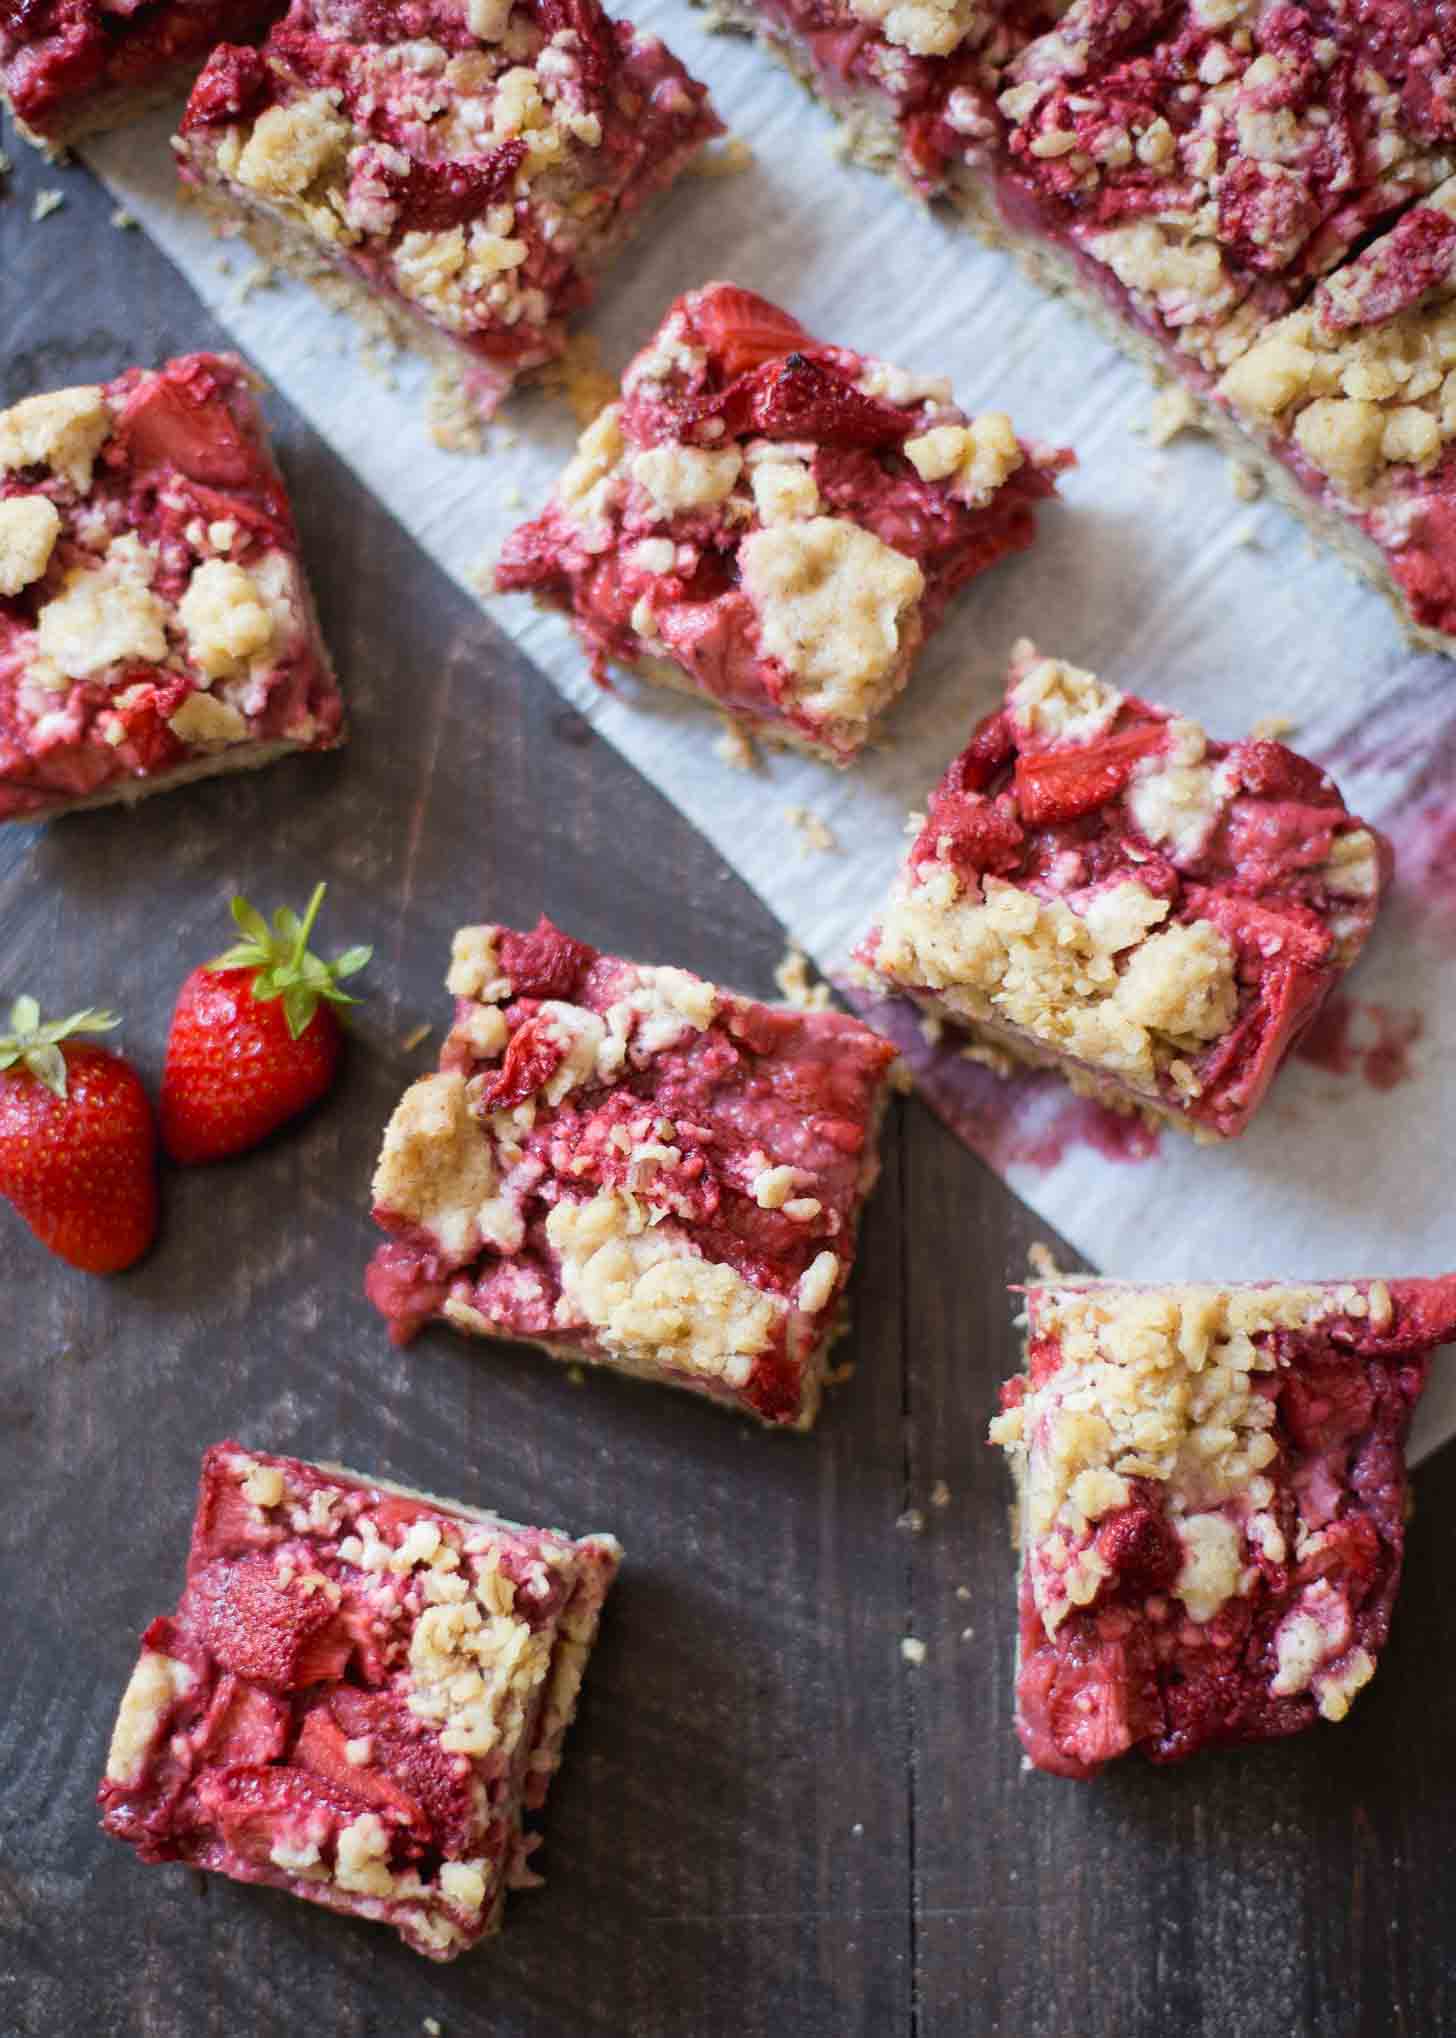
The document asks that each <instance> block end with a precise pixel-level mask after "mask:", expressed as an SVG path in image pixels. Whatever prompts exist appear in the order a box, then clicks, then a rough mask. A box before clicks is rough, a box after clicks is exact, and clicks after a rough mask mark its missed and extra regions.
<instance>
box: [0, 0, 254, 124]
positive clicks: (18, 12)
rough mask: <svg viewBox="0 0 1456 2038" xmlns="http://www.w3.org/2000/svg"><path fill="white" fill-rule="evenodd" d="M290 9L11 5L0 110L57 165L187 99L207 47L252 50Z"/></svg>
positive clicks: (250, 4)
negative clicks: (66, 155)
mask: <svg viewBox="0 0 1456 2038" xmlns="http://www.w3.org/2000/svg"><path fill="white" fill-rule="evenodd" d="M285 4H286V0H147V4H143V5H132V4H128V5H126V6H117V5H114V4H109V0H14V4H11V5H8V6H5V7H0V103H3V104H5V105H7V106H8V107H9V109H10V112H11V115H12V116H13V118H14V120H15V124H16V126H17V127H18V128H19V129H20V132H21V133H22V134H23V135H24V136H25V137H26V139H27V140H28V141H31V142H34V143H35V144H36V146H37V147H38V148H43V149H45V151H46V152H47V154H50V155H58V154H59V153H60V152H61V151H62V150H63V149H66V148H69V147H71V146H72V145H73V144H74V143H76V142H78V141H80V140H81V139H82V138H83V137H84V136H86V135H90V134H99V133H102V132H104V131H105V130H106V129H108V128H115V127H124V126H126V125H127V124H128V123H129V122H130V121H133V120H139V119H140V118H141V117H142V115H143V114H145V113H148V112H150V111H151V109H152V107H154V106H159V105H161V104H162V103H163V102H164V101H166V100H168V99H171V98H173V97H176V96H180V95H181V94H183V93H185V92H186V91H187V90H188V88H189V87H190V86H191V84H192V81H193V79H194V78H195V77H196V76H197V73H198V72H199V71H200V70H201V69H202V66H203V63H204V61H205V60H206V58H207V56H208V54H209V53H210V51H211V50H212V49H213V47H214V46H215V45H216V44H217V43H220V42H237V43H243V42H250V41H252V40H254V39H255V38H256V37H258V36H261V35H262V33H263V32H264V30H265V29H266V28H267V27H268V25H269V23H270V22H271V21H273V20H275V19H276V18H277V16H278V15H280V14H281V13H282V12H283V8H284V5H285Z"/></svg>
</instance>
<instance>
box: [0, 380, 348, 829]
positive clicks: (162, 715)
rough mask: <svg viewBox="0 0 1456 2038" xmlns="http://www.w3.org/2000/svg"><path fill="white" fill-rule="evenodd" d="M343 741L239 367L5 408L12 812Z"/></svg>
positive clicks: (258, 421)
mask: <svg viewBox="0 0 1456 2038" xmlns="http://www.w3.org/2000/svg"><path fill="white" fill-rule="evenodd" d="M342 737H343V707H342V703H341V701H340V698H339V692H338V687H337V684H336V682H335V679H334V675H333V671H332V668H331V666H330V664H329V659H328V654H327V652H326V651H325V649H324V646H323V643H322V641H321V639H320V636H319V630H318V623H317V620H316V618H315V615H314V609H313V601H312V598H311V596H310V593H309V590H308V585H307V582H306V581H305V579H304V574H303V568H302V564H301V561H300V558H299V548H298V535H297V532H296V531H295V529H294V525H293V516H292V512H291V510H290V508H289V504H288V497H287V494H286V492H285V490H284V486H283V480H282V477H281V475H280V474H279V472H278V469H277V468H276V466H275V465H274V463H273V460H272V457H271V455H270V453H269V450H268V443H267V438H266V435H265V430H264V425H263V420H262V417H261V415H260V413H259V410H258V407H257V404H256V402H255V400H254V397H253V391H252V387H251V385H250V378H249V375H248V371H247V370H246V369H245V368H244V366H243V364H242V362H241V361H239V360H237V359H235V358H234V357H232V356H229V355H218V354H189V355H185V356H183V357H182V358H180V359H178V360H175V361H169V362H168V363H167V364H166V365H165V366H164V367H162V368H159V369H156V370H149V369H142V368H130V369H128V370H127V371H126V372H125V373H124V374H122V375H118V376H117V377H116V378H115V380H114V381H111V382H108V383H104V384H101V385H97V386H92V387H84V388H77V389H59V390H53V391H50V392H48V393H46V394H44V395H40V396H31V397H27V398H25V399H24V400H23V401H22V402H20V403H18V404H15V405H14V406H13V407H12V408H11V409H9V410H6V411H0V821H32V820H41V819H45V818H46V817H48V816H50V815H53V814H58V813H62V812H64V811H66V810H67V809H68V808H74V807H90V806H100V805H105V804H107V803H109V802H112V801H115V800H135V799H139V798H141V797H142V796H144V795H145V794H147V793H153V792H160V791H163V790H164V789H166V788H167V787H170V786H174V785H180V784H182V783H184V782H185V781H187V780H190V779H194V778H203V777H208V776H211V775H212V774H214V773H217V772H224V771H239V770H243V769H245V768H247V767H250V766H253V765H260V764H266V763H268V762H269V761H270V760H271V759H273V758H275V757H280V756H282V755H284V754H285V753H286V752H288V751H292V750H327V749H332V748H333V747H334V746H335V745H336V744H337V743H339V742H340V741H341V740H342Z"/></svg>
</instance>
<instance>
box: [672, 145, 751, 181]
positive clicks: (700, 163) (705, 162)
mask: <svg viewBox="0 0 1456 2038" xmlns="http://www.w3.org/2000/svg"><path fill="white" fill-rule="evenodd" d="M752 168H753V150H752V149H751V148H750V147H749V145H748V143H747V142H746V141H743V140H741V139H740V137H739V136H737V135H729V136H728V137H727V139H726V140H725V141H724V142H723V143H722V144H721V145H720V146H719V147H716V148H705V149H701V150H699V152H698V154H697V155H696V156H695V157H694V158H693V160H692V162H690V163H689V164H688V169H687V173H688V175H689V176H690V177H736V176H738V175H739V173H740V172H741V171H743V170H751V169H752Z"/></svg>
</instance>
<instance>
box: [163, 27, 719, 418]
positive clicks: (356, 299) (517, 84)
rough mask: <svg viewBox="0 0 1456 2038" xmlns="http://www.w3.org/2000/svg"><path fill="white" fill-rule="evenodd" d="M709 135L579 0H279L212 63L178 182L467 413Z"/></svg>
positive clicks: (486, 410)
mask: <svg viewBox="0 0 1456 2038" xmlns="http://www.w3.org/2000/svg"><path fill="white" fill-rule="evenodd" d="M721 132H722V128H721V124H720V123H719V121H718V119H717V117H716V116H715V115H714V113H713V112H712V110H711V108H710V107H709V105H708V103H707V97H706V93H705V91H704V88H703V87H702V86H701V85H699V84H697V83H695V81H694V80H693V79H692V78H690V77H689V76H688V74H687V73H686V71H684V70H683V68H682V66H681V65H680V64H679V63H678V61H677V59H676V58H675V57H673V56H672V55H671V54H670V52H669V51H668V50H667V49H665V48H664V46H663V44H662V43H661V42H660V41H659V39H658V38H657V37H656V36H654V35H643V34H638V33H637V31H636V30H634V29H633V28H632V27H630V26H629V25H628V24H627V23H625V22H615V21H613V20H611V19H610V18H609V17H608V16H607V15H606V14H604V13H603V12H602V10H601V8H600V7H599V5H598V4H597V0H516V4H514V5H513V4H512V0H410V4H409V5H408V6H406V7H403V8H396V7H392V6H386V5H384V4H382V0H294V5H293V6H292V8H291V10H290V12H289V14H288V16H287V18H286V19H285V20H284V21H283V22H281V23H280V24H279V26H278V27H277V28H275V29H274V30H273V32H272V34H271V35H270V36H269V37H268V39H267V41H266V43H265V44H264V45H263V49H262V51H261V53H259V52H258V51H255V50H251V49H236V48H231V47H224V48H222V49H219V50H217V51H216V52H215V53H214V55H213V57H212V60H211V62H210V63H209V64H208V66H207V69H206V70H205V71H204V72H203V74H202V76H201V78H200V79H199V80H198V82H197V86H196V89H195V90H194V92H193V94H192V98H191V101H190V103H189V105H188V108H187V112H186V116H185V117H184V119H183V122H182V129H181V133H180V135H179V136H178V138H177V142H176V148H177V152H178V158H179V162H180V167H181V172H182V175H183V177H184V178H185V179H186V180H187V181H188V182H189V183H191V184H193V185H196V186H198V187H199V188H200V189H202V190H203V191H205V192H206V193H208V194H209V195H210V197H211V198H212V199H213V200H214V201H215V202H216V205H217V207H218V209H220V211H221V212H222V213H223V215H224V216H225V217H228V218H238V219H240V220H241V222H242V224H243V226H244V228H245V229H246V231H247V232H248V233H249V236H250V238H252V239H253V241H254V242H255V244H256V245H257V246H258V247H259V250H260V252H262V253H263V254H265V255H267V256H268V257H270V258H272V259H275V260H279V261H282V262H283V263H285V264H286V265H287V266H288V267H290V268H294V269H297V270H299V271H300V272H301V273H302V274H304V275H306V276H309V277H310V278H312V279H314V280H319V279H324V280H325V282H326V284H327V287H328V290H329V294H331V295H333V296H335V297H339V296H342V297H343V299H344V301H345V302H347V303H348V304H349V305H350V307H351V309H353V310H355V311H356V312H359V313H360V314H361V315H362V316H364V317H365V318H366V320H368V322H370V323H371V324H373V325H376V326H383V327H384V328H385V329H386V330H387V331H388V333H389V335H390V337H391V338H393V339H394V340H396V341H397V342H398V343H399V344H401V345H406V346H412V347H414V348H415V349H416V350H418V351H419V352H421V353H423V354H425V355H426V356H427V357H428V358H429V359H430V360H432V361H433V362H434V364H435V365H436V366H437V368H439V369H440V370H441V371H442V373H443V375H444V376H445V378H446V380H447V381H448V382H449V383H450V384H451V385H453V386H455V387H457V389H458V392H459V395H460V397H461V399H462V402H463V405H464V407H465V409H466V410H467V411H468V412H471V413H473V414H474V415H475V416H477V417H486V416H489V415H490V413H491V412H492V411H493V410H494V409H495V407H496V405H497V404H498V403H499V401H500V400H501V398H502V397H503V396H504V395H505V394H506V393H507V391H508V390H509V389H510V387H511V384H512V383H513V381H514V380H515V378H516V377H517V376H518V375H521V374H523V373H524V372H525V371H527V370H528V369H535V368H540V367H541V366H542V365H543V364H544V363H546V362H549V361H552V360H554V359H556V358H557V357H558V356H560V355H561V354H562V353H563V351H564V349H565V345H566V319H567V317H568V316H569V315H570V314H571V313H573V312H576V311H579V310H580V309H581V308H582V306H583V305H585V304H587V303H588V302H589V301H590V298H591V295H592V280H591V279H592V277H593V276H594V274H595V273H596V271H598V270H599V269H600V268H601V267H602V266H603V265H604V263H605V262H606V261H607V260H608V259H609V257H610V256H611V254H612V253H613V252H614V250H615V248H616V246H617V244H618V242H619V241H620V240H621V239H622V238H623V237H624V235H625V233H626V232H627V231H628V229H629V228H630V227H631V226H632V224H633V223H634V221H635V219H636V217H637V214H638V213H639V212H640V210H641V208H642V206H643V204H644V203H645V201H646V200H647V199H648V198H650V197H651V196H652V195H653V194H654V193H656V192H658V191H661V190H664V189H666V187H667V186H668V185H669V184H671V183H672V182H673V180H674V179H675V178H676V177H677V175H678V173H679V172H680V171H681V169H682V168H683V166H684V164H685V163H686V162H687V161H688V159H689V158H690V157H691V156H692V155H693V154H694V153H695V152H696V150H697V149H698V148H699V146H700V145H701V144H702V143H703V142H704V141H706V140H708V139H709V138H711V137H712V136H714V135H717V134H720V133H721Z"/></svg>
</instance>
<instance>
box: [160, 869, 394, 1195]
mask: <svg viewBox="0 0 1456 2038" xmlns="http://www.w3.org/2000/svg"><path fill="white" fill-rule="evenodd" d="M324 889H325V888H324V886H323V885H319V886H318V887H317V888H316V890H315V892H314V895H313V897H312V898H311V899H310V900H309V903H308V910H307V912H306V913H305V914H304V916H303V918H302V920H300V919H299V917H298V915H297V914H296V913H294V912H292V911H291V910H290V909H289V908H288V907H287V906H280V907H279V908H278V910H277V912H276V913H275V914H274V915H273V925H272V927H271V928H270V927H269V925H268V923H267V921H266V920H265V919H264V918H263V916H262V914H261V913H259V912H257V911H255V909H254V908H253V907H252V906H250V905H249V904H248V902H247V900H246V899H234V900H233V902H232V914H233V918H234V920H236V921H237V923H238V926H239V928H240V929H241V930H242V932H243V934H244V936H245V937H246V938H245V939H244V940H243V941H240V942H239V943H237V945H236V946H235V947H233V948H230V949H228V951H227V953H226V954H225V955H220V956H218V957H217V959H216V960H215V961H213V962H208V963H204V964H203V965H202V967H201V968H200V969H195V970H193V972H192V974H191V976H190V977H188V979H187V981H186V982H185V983H184V984H183V986H182V989H181V990H180V991H179V992H178V994H177V1006H176V1010H175V1011H174V1012H173V1014H172V1030H171V1033H170V1034H169V1035H168V1038H167V1060H166V1065H165V1067H164V1069H163V1071H162V1144H163V1145H164V1146H165V1147H166V1149H167V1152H168V1153H169V1154H170V1155H171V1156H172V1159H173V1160H174V1161H183V1162H193V1161H216V1160H225V1159H227V1158H228V1156H229V1155H232V1154H236V1153H246V1152H247V1150H248V1148H249V1147H253V1146H256V1145H257V1144H258V1143H259V1141H260V1140H263V1139H266V1138H267V1137H268V1135H269V1133H270V1132H276V1131H277V1129H278V1127H279V1126H280V1125H285V1124H287V1122H288V1120H289V1119H290V1118H296V1117H297V1116H298V1114H299V1112H301V1111H306V1110H307V1109H308V1108H309V1106H310V1105H311V1104H316V1103H317V1102H318V1100H319V1098H320V1097H322V1096H323V1095H324V1094H325V1092H326V1091H327V1090H328V1089H329V1088H330V1086H331V1085H332V1083H333V1080H334V1076H335V1074H336V1073H337V1070H338V1066H339V1059H340V1056H341V1054H342V1052H343V1044H344V1036H343V1028H342V1027H341V1026H340V1024H339V1018H338V1014H337V1013H336V1012H335V1011H334V1009H333V1007H334V1006H335V1005H352V1004H354V1003H355V1002H356V1000H355V999H353V998H351V997H350V996H349V994H348V992H347V991H344V990H342V989H341V988H340V979H341V978H342V977H348V976H353V975H354V973H355V971H356V970H361V969H363V967H364V965H365V963H366V962H368V960H369V957H370V954H371V951H370V950H369V949H367V948H351V949H349V950H348V952H347V953H346V954H344V955H341V956H339V957H338V958H337V959H336V960H335V961H333V962H331V963H326V962H321V961H320V960H319V958H318V957H317V956H316V955H313V954H311V953H310V951H309V946H308V938H309V936H310V934H311V933H312V932H313V925H314V921H315V920H316V919H317V918H318V911H319V907H320V906H321V905H322V904H323V897H324Z"/></svg>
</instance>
